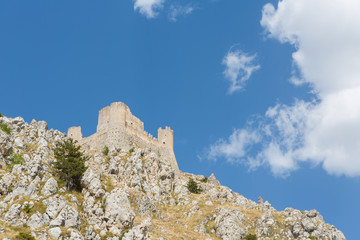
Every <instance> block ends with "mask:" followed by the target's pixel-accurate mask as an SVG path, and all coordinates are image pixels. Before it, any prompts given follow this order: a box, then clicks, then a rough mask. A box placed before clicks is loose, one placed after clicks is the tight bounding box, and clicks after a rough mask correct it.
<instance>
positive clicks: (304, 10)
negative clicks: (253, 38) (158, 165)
mask: <svg viewBox="0 0 360 240" xmlns="http://www.w3.org/2000/svg"><path fill="white" fill-rule="evenodd" d="M359 12H360V1H357V0H332V1H327V0H301V1H298V0H283V1H280V2H279V3H278V6H277V8H275V7H274V6H273V5H271V4H267V5H265V6H264V8H263V15H262V19H261V25H262V26H263V27H264V28H265V30H266V32H267V34H268V36H269V37H272V38H275V39H278V40H279V41H280V42H282V43H289V44H291V45H293V46H294V47H295V49H296V51H295V52H294V53H293V63H294V67H295V68H296V69H295V70H294V72H298V73H299V75H294V76H293V77H292V78H291V82H293V83H295V84H297V85H298V84H301V83H308V84H309V86H310V87H311V88H312V89H313V93H314V94H315V95H314V99H316V100H314V101H312V102H305V101H296V102H295V103H294V104H293V105H292V106H288V105H276V106H275V107H272V108H269V109H268V111H267V113H266V114H265V116H263V117H262V118H261V120H260V121H258V122H257V125H251V126H247V127H246V129H245V130H241V129H240V130H236V131H235V133H240V132H242V131H247V134H248V135H256V136H259V138H260V139H261V142H260V143H261V146H259V145H260V143H259V140H258V139H256V141H253V142H249V141H245V143H243V142H241V141H235V140H234V139H236V137H234V136H230V137H229V140H228V141H222V142H217V143H215V144H214V145H212V146H211V148H210V153H211V152H212V151H213V149H215V150H216V149H217V151H215V152H214V153H212V154H210V155H209V156H210V157H211V158H214V157H225V158H227V159H231V161H234V159H237V160H238V161H241V162H243V161H244V158H245V159H247V160H246V161H247V162H246V163H247V164H253V165H255V166H258V165H268V166H270V168H271V170H272V172H273V173H274V174H277V175H287V174H289V173H290V172H291V171H294V170H296V169H297V168H298V167H299V164H300V163H302V162H307V163H310V164H312V165H318V164H320V165H322V166H323V168H324V169H325V170H326V171H327V172H328V173H330V174H335V175H346V176H350V177H352V176H360V31H359V29H360V15H359V14H358V13H359ZM250 141H251V139H250ZM243 144H246V146H247V147H246V149H245V151H244V148H243ZM236 145H237V147H236ZM230 147H231V148H233V149H239V150H238V152H236V151H235V152H234V151H228V149H229V148H230ZM259 148H260V149H259ZM240 156H241V157H240Z"/></svg>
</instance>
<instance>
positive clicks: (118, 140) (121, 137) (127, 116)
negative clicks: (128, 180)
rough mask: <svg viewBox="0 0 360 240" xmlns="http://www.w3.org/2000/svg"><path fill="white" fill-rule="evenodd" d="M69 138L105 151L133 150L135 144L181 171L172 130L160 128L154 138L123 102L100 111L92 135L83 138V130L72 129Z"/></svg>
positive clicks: (90, 147)
mask: <svg viewBox="0 0 360 240" xmlns="http://www.w3.org/2000/svg"><path fill="white" fill-rule="evenodd" d="M67 135H68V137H71V138H73V139H74V140H76V141H78V142H79V143H80V144H81V145H82V146H83V147H84V148H87V149H102V148H103V147H104V146H108V147H110V146H114V147H116V148H122V149H130V148H131V147H132V145H133V144H135V145H138V146H141V147H148V148H150V149H151V150H152V151H154V152H157V153H158V154H159V156H160V157H162V158H164V159H167V160H168V161H169V162H170V163H171V165H172V166H173V167H174V169H176V170H179V168H178V165H177V162H176V158H175V154H174V132H173V130H172V129H171V128H170V127H165V129H162V128H159V129H158V138H155V137H153V136H152V135H151V134H149V133H147V132H146V131H145V130H144V123H143V122H142V121H141V120H140V119H138V118H137V117H135V116H134V115H133V114H132V113H131V112H130V109H129V107H128V106H127V105H125V104H124V103H122V102H114V103H112V104H111V105H110V106H107V107H105V108H103V109H101V110H100V111H99V120H98V125H97V131H96V133H94V134H93V135H91V136H89V137H86V138H83V137H82V133H81V127H71V128H69V130H68V134H67Z"/></svg>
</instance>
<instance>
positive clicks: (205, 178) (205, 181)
mask: <svg viewBox="0 0 360 240" xmlns="http://www.w3.org/2000/svg"><path fill="white" fill-rule="evenodd" d="M207 181H208V178H207V177H204V178H203V179H201V180H200V182H203V183H207Z"/></svg>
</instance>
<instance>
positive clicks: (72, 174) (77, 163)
mask: <svg viewBox="0 0 360 240" xmlns="http://www.w3.org/2000/svg"><path fill="white" fill-rule="evenodd" d="M53 150H54V156H55V158H56V162H54V164H53V166H54V168H55V169H56V170H57V172H58V175H59V177H60V179H62V180H63V181H64V182H65V183H66V187H67V189H68V190H70V189H76V190H80V189H81V184H80V180H81V177H82V176H83V174H84V172H85V171H86V169H87V167H85V161H87V160H88V159H89V157H87V156H85V155H84V153H83V152H82V151H80V146H77V145H76V144H75V142H74V140H73V139H71V138H70V139H67V140H65V141H64V142H57V143H56V147H55V148H54V149H53Z"/></svg>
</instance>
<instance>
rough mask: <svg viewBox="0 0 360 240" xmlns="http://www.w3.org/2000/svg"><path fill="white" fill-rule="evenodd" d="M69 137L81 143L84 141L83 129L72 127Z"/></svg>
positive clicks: (68, 133)
mask: <svg viewBox="0 0 360 240" xmlns="http://www.w3.org/2000/svg"><path fill="white" fill-rule="evenodd" d="M67 136H68V137H70V138H72V139H74V140H75V141H78V142H80V140H81V139H82V133H81V127H71V128H69V130H68V132H67Z"/></svg>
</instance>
